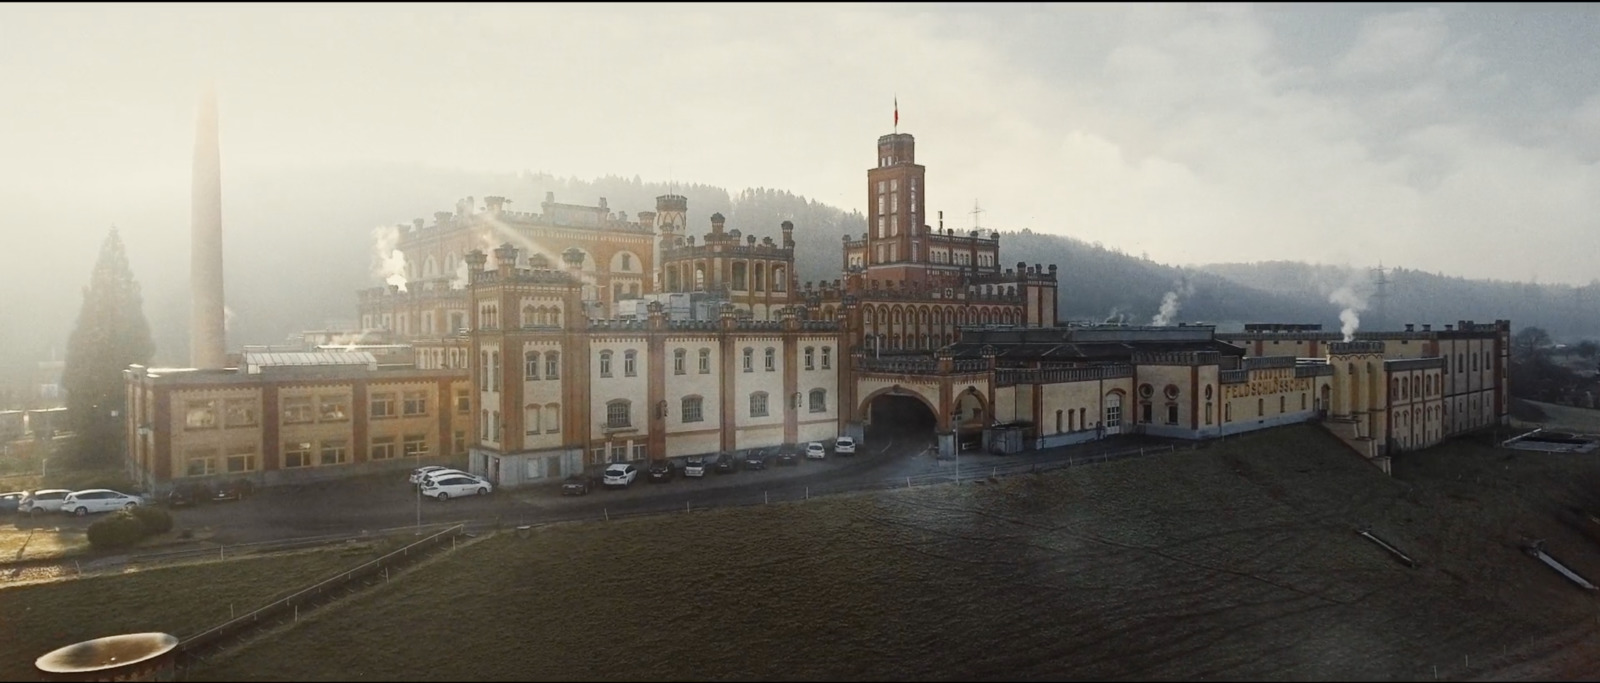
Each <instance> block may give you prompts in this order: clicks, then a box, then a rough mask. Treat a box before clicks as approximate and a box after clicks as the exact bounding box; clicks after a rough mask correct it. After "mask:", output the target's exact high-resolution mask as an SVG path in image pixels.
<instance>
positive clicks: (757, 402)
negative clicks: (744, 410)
mask: <svg viewBox="0 0 1600 683" xmlns="http://www.w3.org/2000/svg"><path fill="white" fill-rule="evenodd" d="M766 416H767V395H766V394H764V393H761V392H756V393H754V394H751V395H750V417H766Z"/></svg>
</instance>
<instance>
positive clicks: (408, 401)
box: [401, 391, 428, 416]
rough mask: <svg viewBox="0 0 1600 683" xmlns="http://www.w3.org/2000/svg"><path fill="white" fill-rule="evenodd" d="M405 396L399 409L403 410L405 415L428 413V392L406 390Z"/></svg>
mask: <svg viewBox="0 0 1600 683" xmlns="http://www.w3.org/2000/svg"><path fill="white" fill-rule="evenodd" d="M405 397H406V398H405V404H404V405H403V406H401V410H404V411H405V414H406V415H410V416H416V415H427V414H428V392H426V391H408V392H406V394H405Z"/></svg>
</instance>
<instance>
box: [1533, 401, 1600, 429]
mask: <svg viewBox="0 0 1600 683" xmlns="http://www.w3.org/2000/svg"><path fill="white" fill-rule="evenodd" d="M1519 400H1520V399H1519ZM1527 403H1528V404H1530V405H1532V406H1534V407H1536V408H1538V409H1539V410H1540V411H1542V412H1544V418H1542V419H1540V420H1536V421H1527V420H1517V421H1516V422H1517V424H1520V425H1524V426H1527V427H1529V428H1532V427H1539V426H1543V427H1544V428H1546V429H1552V430H1559V431H1566V432H1575V433H1578V434H1600V410H1588V409H1586V408H1575V407H1573V406H1564V405H1561V404H1559V403H1540V402H1538V401H1527Z"/></svg>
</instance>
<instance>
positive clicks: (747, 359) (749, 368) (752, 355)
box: [744, 349, 756, 372]
mask: <svg viewBox="0 0 1600 683" xmlns="http://www.w3.org/2000/svg"><path fill="white" fill-rule="evenodd" d="M755 369H756V350H755V349H745V350H744V371H745V372H755Z"/></svg>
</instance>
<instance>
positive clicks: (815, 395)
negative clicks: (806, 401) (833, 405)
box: [811, 389, 828, 413]
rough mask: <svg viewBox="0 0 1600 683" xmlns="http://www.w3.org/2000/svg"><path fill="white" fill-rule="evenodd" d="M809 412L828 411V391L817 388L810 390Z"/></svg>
mask: <svg viewBox="0 0 1600 683" xmlns="http://www.w3.org/2000/svg"><path fill="white" fill-rule="evenodd" d="M811 412H813V413H826V412H828V392H826V391H822V390H820V389H819V390H817V391H813V392H811Z"/></svg>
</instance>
